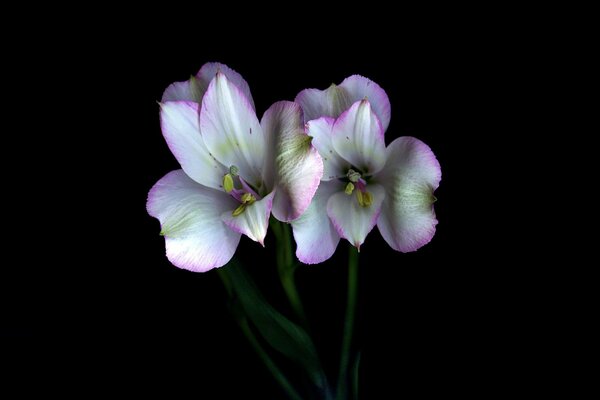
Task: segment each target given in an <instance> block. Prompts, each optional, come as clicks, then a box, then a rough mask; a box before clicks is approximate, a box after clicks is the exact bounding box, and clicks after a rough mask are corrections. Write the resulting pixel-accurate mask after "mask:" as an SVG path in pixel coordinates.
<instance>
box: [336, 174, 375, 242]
mask: <svg viewBox="0 0 600 400" xmlns="http://www.w3.org/2000/svg"><path fill="white" fill-rule="evenodd" d="M357 190H358V189H355V192H356V191H357ZM367 191H368V192H370V193H371V194H372V196H373V204H371V205H370V206H367V207H362V206H361V205H359V204H358V200H357V199H356V193H352V194H350V195H348V194H346V193H344V192H338V193H335V194H334V195H333V196H331V198H330V199H329V201H328V202H327V215H329V218H330V219H331V222H332V223H333V226H334V227H335V229H336V230H337V232H338V234H339V235H340V236H341V237H343V238H344V239H346V240H348V241H349V242H350V243H351V244H352V245H353V246H355V247H357V248H358V249H360V246H361V245H362V244H363V243H364V241H365V238H366V237H367V234H368V233H369V232H371V230H372V229H373V227H374V226H375V224H377V218H378V217H379V213H380V212H381V205H382V203H383V200H384V198H385V190H384V189H383V187H382V186H381V185H378V184H370V185H367Z"/></svg>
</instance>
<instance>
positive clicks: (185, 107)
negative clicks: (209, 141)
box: [160, 101, 227, 189]
mask: <svg viewBox="0 0 600 400" xmlns="http://www.w3.org/2000/svg"><path fill="white" fill-rule="evenodd" d="M160 124H161V128H162V133H163V136H164V137H165V140H166V141H167V145H168V146H169V149H171V152H172V153H173V155H174V156H175V158H176V159H177V161H179V164H180V165H181V168H183V170H184V171H185V173H186V174H187V175H188V176H189V177H190V178H192V179H193V180H195V181H196V182H198V183H201V184H203V185H204V186H208V187H211V188H214V189H220V188H221V185H222V180H223V175H224V174H226V173H227V168H225V166H223V165H222V164H221V163H219V162H218V161H217V160H215V158H214V157H213V156H212V155H211V154H210V153H209V151H208V149H207V148H206V145H205V144H204V141H203V140H202V136H201V135H200V128H199V126H198V104H197V103H193V102H189V101H168V102H166V103H162V104H161V107H160Z"/></svg>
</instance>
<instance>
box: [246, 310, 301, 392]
mask: <svg viewBox="0 0 600 400" xmlns="http://www.w3.org/2000/svg"><path fill="white" fill-rule="evenodd" d="M238 323H239V324H240V328H242V331H243V332H244V335H246V338H247V339H248V341H249V342H250V344H251V345H252V347H253V348H254V350H255V351H256V353H257V354H258V356H259V357H260V359H261V360H262V361H263V363H264V364H265V366H266V367H267V369H268V370H269V372H271V374H272V375H273V377H274V378H275V380H276V381H277V382H278V383H279V385H281V387H282V388H283V390H285V392H286V393H287V395H288V396H289V398H290V399H293V400H302V397H300V395H299V394H298V392H297V391H296V390H295V389H294V388H293V387H292V385H291V384H290V382H289V381H288V380H287V378H286V377H285V376H284V375H283V373H282V372H281V371H280V370H279V368H278V367H277V365H275V363H274V362H273V360H272V359H271V357H269V355H268V354H267V352H266V351H265V349H264V348H263V347H262V346H261V344H260V343H259V341H258V340H257V339H256V336H255V335H254V333H253V332H252V329H250V324H248V320H247V319H246V318H242V319H241V320H239V321H238Z"/></svg>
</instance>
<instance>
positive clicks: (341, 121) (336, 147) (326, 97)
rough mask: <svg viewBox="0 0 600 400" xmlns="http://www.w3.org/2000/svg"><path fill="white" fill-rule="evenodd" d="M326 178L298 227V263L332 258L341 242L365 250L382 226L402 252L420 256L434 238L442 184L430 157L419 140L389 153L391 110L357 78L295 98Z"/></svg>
mask: <svg viewBox="0 0 600 400" xmlns="http://www.w3.org/2000/svg"><path fill="white" fill-rule="evenodd" d="M296 102H298V103H299V104H300V105H301V106H302V108H303V110H304V115H305V119H306V121H307V122H306V131H307V133H308V134H309V135H310V136H313V138H314V139H313V144H314V146H315V147H316V148H317V150H318V151H319V153H320V154H321V156H322V158H323V163H324V172H323V178H322V182H321V185H320V186H319V189H318V190H317V193H316V194H315V196H314V198H313V201H312V203H311V205H310V207H309V208H308V209H307V210H306V212H305V213H304V214H303V215H302V216H301V217H300V218H298V219H297V220H295V221H292V222H291V224H292V228H293V231H294V238H295V240H296V244H297V249H296V256H297V257H298V259H299V260H300V261H302V262H303V263H306V264H315V263H320V262H323V261H325V260H327V259H328V258H330V257H331V256H332V255H333V253H334V252H335V249H336V248H337V245H338V243H339V241H340V238H344V239H347V240H348V241H349V242H350V243H351V244H352V245H354V246H356V247H357V248H359V249H360V246H361V245H362V244H363V243H364V240H365V238H366V237H367V235H368V233H369V232H370V231H371V230H372V229H373V228H374V227H375V225H377V227H378V228H379V231H380V232H381V235H382V236H383V238H384V239H385V241H386V242H387V243H388V244H389V245H390V246H391V247H392V248H393V249H394V250H397V251H401V252H409V251H415V250H417V249H418V248H420V247H421V246H423V245H425V244H427V243H428V242H429V241H430V240H431V238H432V237H433V235H434V234H435V226H436V224H437V219H436V217H435V212H434V209H433V202H434V201H435V200H436V199H435V197H434V196H433V192H434V191H435V189H437V187H438V186H439V182H440V180H441V170H440V165H439V163H438V161H437V159H436V158H435V155H434V154H433V152H432V151H431V149H430V148H429V147H428V146H427V145H426V144H424V143H423V142H421V141H420V140H418V139H415V138H413V137H400V138H398V139H396V140H394V141H393V142H392V143H390V145H389V146H388V147H387V148H386V146H385V141H384V132H385V130H386V129H387V127H388V125H389V122H390V103H389V99H388V97H387V95H386V93H385V91H384V90H383V89H381V87H380V86H379V85H377V84H376V83H375V82H373V81H371V80H369V79H367V78H364V77H361V76H358V75H354V76H351V77H349V78H347V79H346V80H344V81H343V82H342V83H341V84H340V85H339V86H337V85H332V86H331V87H329V88H328V89H327V90H317V89H306V90H304V91H302V92H300V93H299V94H298V96H297V97H296Z"/></svg>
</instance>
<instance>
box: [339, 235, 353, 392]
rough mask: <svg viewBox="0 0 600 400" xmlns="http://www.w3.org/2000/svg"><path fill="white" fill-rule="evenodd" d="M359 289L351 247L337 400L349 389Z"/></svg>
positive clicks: (351, 248)
mask: <svg viewBox="0 0 600 400" xmlns="http://www.w3.org/2000/svg"><path fill="white" fill-rule="evenodd" d="M357 289H358V250H357V249H356V247H354V246H350V253H349V254H348V299H347V303H346V320H345V322H344V334H343V338H342V354H341V357H340V371H339V374H338V387H337V397H336V398H337V399H338V400H342V399H346V390H347V387H348V364H349V363H350V348H351V345H352V332H353V330H354V316H355V314H356V293H357Z"/></svg>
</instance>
